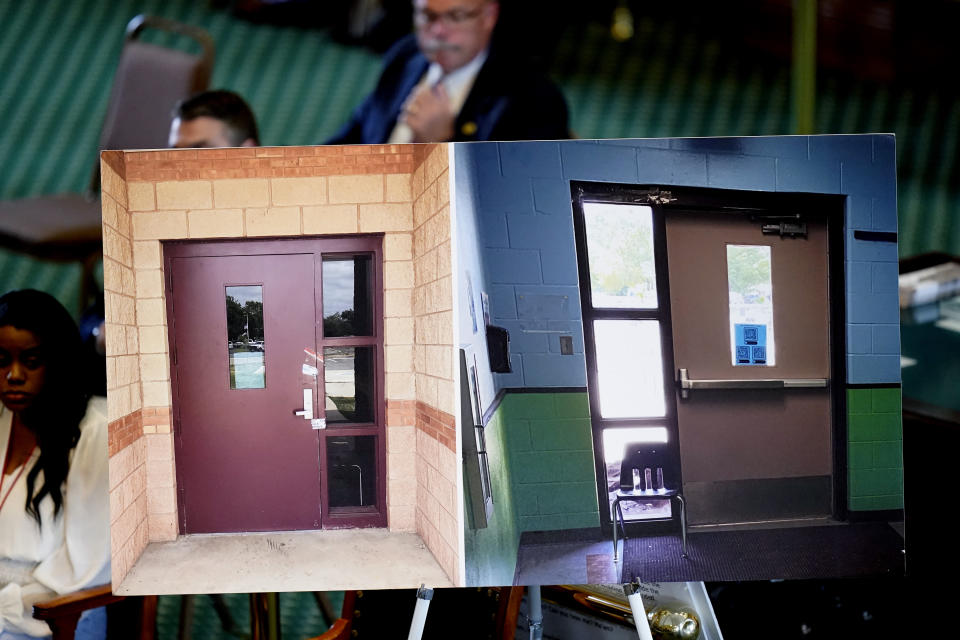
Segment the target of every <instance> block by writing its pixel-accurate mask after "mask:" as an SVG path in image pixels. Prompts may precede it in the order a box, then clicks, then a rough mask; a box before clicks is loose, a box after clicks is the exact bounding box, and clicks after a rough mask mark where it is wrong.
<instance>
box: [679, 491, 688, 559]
mask: <svg viewBox="0 0 960 640" xmlns="http://www.w3.org/2000/svg"><path fill="white" fill-rule="evenodd" d="M677 500H679V501H680V535H681V536H682V537H683V547H682V549H683V554H682V555H683V557H684V558H686V557H687V508H686V504H685V503H684V501H683V496H681V495H679V494H677Z"/></svg>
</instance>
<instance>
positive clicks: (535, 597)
mask: <svg viewBox="0 0 960 640" xmlns="http://www.w3.org/2000/svg"><path fill="white" fill-rule="evenodd" d="M527 595H528V596H530V597H529V601H530V602H529V604H530V615H529V616H528V619H529V621H530V640H541V638H543V606H542V605H541V603H540V585H538V584H532V585H530V586H529V587H527Z"/></svg>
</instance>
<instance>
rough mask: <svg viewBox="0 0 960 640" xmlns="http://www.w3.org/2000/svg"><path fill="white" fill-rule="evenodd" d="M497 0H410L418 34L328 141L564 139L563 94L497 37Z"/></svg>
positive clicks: (401, 46)
mask: <svg viewBox="0 0 960 640" xmlns="http://www.w3.org/2000/svg"><path fill="white" fill-rule="evenodd" d="M499 14H500V4H499V1H498V0H413V16H414V25H415V27H416V32H415V33H414V34H413V35H411V36H408V37H406V38H403V39H401V40H400V41H399V42H398V43H397V44H396V45H394V47H393V48H392V49H391V50H390V51H389V52H387V54H386V57H385V60H384V69H383V74H382V75H381V76H380V80H379V82H378V83H377V86H376V88H375V89H374V91H373V93H372V94H370V95H369V96H368V97H367V99H366V100H364V102H363V103H362V104H361V105H360V106H359V107H358V108H357V110H356V111H355V112H354V113H353V116H352V117H351V119H350V121H349V122H348V123H347V124H346V125H345V126H344V128H343V129H342V130H341V131H340V132H339V133H338V134H337V135H336V136H334V137H333V138H331V139H330V140H328V141H327V144H377V143H384V142H390V143H403V142H445V141H451V140H452V141H465V140H545V139H556V138H567V137H569V132H568V128H567V127H568V125H567V105H566V102H565V101H564V99H563V95H562V94H561V93H560V91H559V90H558V89H557V87H556V86H554V85H553V84H552V83H551V82H550V81H549V80H548V79H547V78H546V77H545V76H544V75H543V74H541V73H539V72H537V71H535V70H534V69H532V68H530V67H529V66H527V65H525V64H524V62H523V60H522V59H519V58H518V57H515V56H511V55H510V52H508V51H507V50H506V49H505V48H504V47H503V46H501V45H500V43H497V42H495V38H494V37H493V35H494V27H495V26H496V24H497V20H498V18H499Z"/></svg>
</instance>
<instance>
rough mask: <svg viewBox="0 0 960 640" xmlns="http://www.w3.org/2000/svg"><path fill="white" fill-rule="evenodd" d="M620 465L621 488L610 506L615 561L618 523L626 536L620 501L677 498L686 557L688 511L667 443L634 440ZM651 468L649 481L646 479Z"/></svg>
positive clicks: (625, 448) (624, 536)
mask: <svg viewBox="0 0 960 640" xmlns="http://www.w3.org/2000/svg"><path fill="white" fill-rule="evenodd" d="M622 460H623V462H622V463H621V465H620V489H619V490H618V491H617V492H616V493H615V494H614V497H613V504H611V505H610V519H611V520H612V521H613V560H614V562H616V561H617V525H618V524H619V526H620V531H621V533H623V539H624V540H626V539H627V530H626V523H625V520H624V517H623V508H622V507H621V506H620V503H621V502H625V501H629V502H640V501H643V500H651V499H653V500H663V499H669V500H670V501H671V504H672V502H673V500H674V499H675V500H676V501H677V502H678V503H679V504H680V533H681V536H682V539H683V546H682V555H683V557H684V558H686V557H687V513H686V504H685V502H684V499H683V493H682V489H681V487H680V486H679V483H678V482H677V481H676V479H675V477H674V476H673V474H672V473H671V470H672V469H673V468H674V464H673V460H672V456H670V455H669V452H668V450H667V448H666V446H665V445H662V444H653V443H649V442H631V443H628V444H627V445H626V446H625V447H624V451H623V459H622ZM634 469H637V470H638V471H639V475H640V477H639V484H638V486H635V485H634V478H633V470H634ZM647 471H649V476H650V477H649V481H648V480H647Z"/></svg>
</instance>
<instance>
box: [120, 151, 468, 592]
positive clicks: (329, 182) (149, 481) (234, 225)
mask: <svg viewBox="0 0 960 640" xmlns="http://www.w3.org/2000/svg"><path fill="white" fill-rule="evenodd" d="M418 153H419V154H422V153H423V152H422V151H419V152H418V151H416V150H415V149H414V146H413V145H373V146H364V145H361V146H352V147H289V148H270V147H264V148H256V149H199V150H190V149H182V150H170V151H135V152H122V153H121V154H120V156H119V162H115V163H114V164H115V165H119V166H121V168H122V170H123V173H124V174H125V176H126V180H125V181H124V180H122V179H120V178H119V174H118V173H116V172H114V173H113V174H112V175H111V176H110V180H111V181H112V182H111V188H112V189H113V190H114V191H115V192H116V194H117V195H116V196H115V197H114V196H111V197H112V202H113V206H114V209H113V210H112V214H111V220H113V222H112V223H111V222H108V220H107V215H106V213H105V216H104V230H105V242H106V237H107V234H108V232H107V228H108V226H109V227H110V229H111V231H110V238H111V240H110V242H111V243H112V244H111V247H112V248H111V249H109V250H108V249H106V248H105V265H106V263H107V262H108V260H109V261H111V262H110V267H109V269H110V273H111V275H110V282H111V285H112V287H113V288H112V289H111V288H109V287H108V294H107V295H108V296H112V297H110V298H108V300H109V301H108V314H111V313H112V315H108V321H109V322H110V323H111V327H109V328H108V331H107V336H108V341H110V340H111V334H113V338H112V339H113V342H114V343H115V344H114V347H115V348H114V349H113V350H112V351H110V357H108V371H109V372H112V373H108V380H110V383H111V388H110V389H111V394H113V395H115V396H116V397H115V398H113V399H112V403H113V412H112V414H111V420H114V421H116V420H117V419H118V418H123V417H125V416H127V415H129V414H131V413H132V412H133V411H134V410H137V411H138V413H137V419H136V420H135V421H134V423H133V424H134V426H131V420H130V419H128V420H127V422H126V423H124V422H122V421H120V422H115V423H111V424H115V425H116V426H115V429H112V431H113V430H116V435H115V436H114V439H115V440H116V441H117V442H118V443H120V442H124V443H127V447H128V448H129V447H130V446H131V445H130V444H129V442H134V446H136V447H137V448H138V449H137V450H138V451H141V450H142V452H143V453H142V455H143V461H142V464H140V465H139V466H138V467H137V469H136V472H135V476H136V478H138V480H137V481H136V482H138V483H140V484H138V485H136V486H137V487H142V491H141V493H140V494H138V496H139V497H142V500H141V499H139V497H138V500H139V501H138V500H134V501H133V502H130V501H129V500H127V499H126V497H127V494H128V493H130V491H132V489H130V488H127V489H123V488H120V485H118V489H117V491H119V492H120V493H117V494H116V496H114V494H113V490H114V489H113V488H111V502H112V505H113V506H115V507H116V508H117V509H122V511H120V512H118V514H116V516H117V518H124V520H123V521H122V522H121V524H122V525H123V526H124V527H127V528H129V527H133V529H131V530H130V531H128V532H127V533H128V536H127V537H125V538H124V540H123V541H120V542H119V543H118V544H120V545H121V546H119V547H118V546H115V547H114V556H115V562H116V564H115V565H114V568H115V571H114V577H115V579H118V576H119V579H118V581H119V580H120V579H122V577H123V576H124V575H125V574H126V571H127V570H128V569H129V567H130V566H131V565H132V563H133V562H134V561H135V560H136V558H137V557H138V556H139V553H140V551H142V546H141V547H137V546H136V545H134V544H132V542H131V543H127V541H128V540H130V541H133V540H135V541H137V544H139V542H140V541H143V543H144V544H146V542H145V541H146V540H148V539H149V540H172V539H175V538H176V535H177V509H176V495H177V492H176V465H175V456H174V448H173V435H172V428H171V389H170V362H169V354H168V334H167V318H166V301H165V292H164V274H163V265H162V249H161V242H162V241H164V240H176V239H187V238H190V239H205V238H244V237H262V236H298V235H324V234H344V233H384V254H383V257H384V265H383V266H384V289H385V290H384V316H385V322H384V325H385V369H386V380H385V383H386V384H385V386H386V397H387V414H388V415H387V428H386V450H387V476H388V477H387V509H388V511H387V513H388V522H389V526H390V529H391V530H396V531H415V530H416V528H417V525H416V509H417V491H418V488H417V481H416V478H415V477H413V475H412V474H411V472H410V470H411V469H413V468H414V467H415V466H416V437H417V436H416V409H415V407H416V404H415V403H416V400H417V399H418V398H417V395H416V389H417V386H416V378H415V371H414V342H415V338H416V335H417V332H418V328H417V327H416V322H415V318H414V315H415V314H414V287H415V285H416V277H415V269H414V243H415V238H414V235H415V233H414V202H413V199H412V194H413V192H414V191H413V189H412V186H411V178H412V173H413V170H414V157H415V155H416V154H418ZM444 153H445V152H444ZM444 157H445V156H444ZM436 177H437V176H434V178H436ZM444 192H445V188H444ZM447 199H449V197H447ZM121 200H122V202H123V206H122V207H121V206H120V205H119V202H120V201H121ZM446 236H447V237H449V229H448V230H447V232H446ZM447 247H448V249H447V250H448V251H449V241H447ZM445 260H446V264H447V265H449V256H447V258H446V259H445ZM113 263H116V264H113ZM106 270H107V267H106V266H105V273H106ZM447 271H448V275H449V267H448V269H447ZM121 320H122V322H121ZM431 322H434V323H435V322H436V321H435V320H431ZM113 325H116V326H117V327H118V328H117V330H113ZM431 326H432V328H431V331H432V333H433V334H436V335H439V333H440V330H439V329H438V328H437V327H433V325H431ZM448 333H449V334H450V335H451V336H452V329H451V330H450V331H448ZM448 344H449V342H448ZM450 402H451V403H452V400H451V401H450ZM125 425H126V426H125ZM131 434H133V435H131ZM118 446H119V444H118ZM125 450H126V449H122V450H121V451H125ZM118 455H119V453H118ZM117 464H120V462H118V463H117ZM124 464H127V463H125V462H124ZM113 466H114V458H111V473H113ZM132 473H133V471H130V472H129V473H128V474H127V475H128V476H130V475H131V474H132ZM122 498H123V499H122ZM128 512H129V515H126V514H127V513H128ZM128 521H129V523H131V524H128ZM114 522H115V523H116V522H118V520H115V521H114ZM124 531H126V529H124ZM133 532H136V536H137V537H134V538H130V537H129V535H132V533H133ZM124 544H126V546H123V545H124ZM434 546H436V545H433V546H431V549H433V548H434ZM120 551H123V553H126V554H127V555H124V556H122V557H120V556H118V555H117V554H118V553H119V552H120ZM448 555H449V554H448ZM438 557H439V556H438ZM454 564H455V562H454V563H451V562H450V561H449V559H448V560H446V561H445V562H444V565H443V566H444V567H445V568H447V567H449V566H453V565H454ZM448 572H450V570H449V569H448ZM452 575H453V574H452V573H451V576H452Z"/></svg>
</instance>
